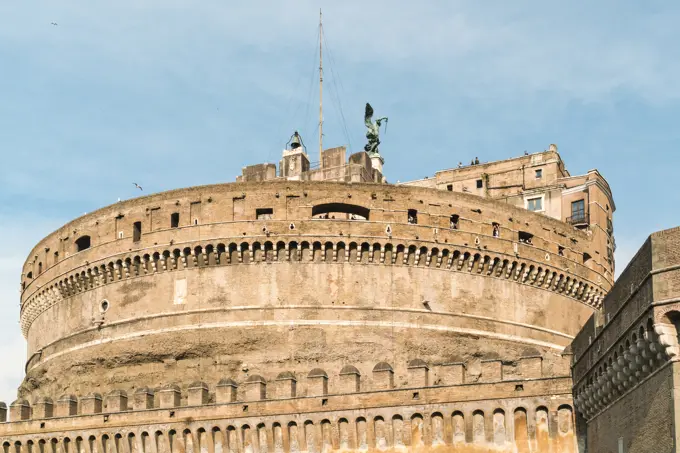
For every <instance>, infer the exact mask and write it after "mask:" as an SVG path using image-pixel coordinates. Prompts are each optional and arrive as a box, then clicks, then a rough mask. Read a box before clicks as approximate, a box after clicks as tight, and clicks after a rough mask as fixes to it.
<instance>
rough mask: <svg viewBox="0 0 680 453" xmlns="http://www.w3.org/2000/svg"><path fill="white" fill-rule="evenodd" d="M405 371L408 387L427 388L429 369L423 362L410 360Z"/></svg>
mask: <svg viewBox="0 0 680 453" xmlns="http://www.w3.org/2000/svg"><path fill="white" fill-rule="evenodd" d="M407 369H408V385H409V387H427V386H428V385H429V373H430V367H429V366H427V363H425V361H424V360H420V359H414V360H411V361H410V362H409V363H408V367H407Z"/></svg>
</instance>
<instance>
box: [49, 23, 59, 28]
mask: <svg viewBox="0 0 680 453" xmlns="http://www.w3.org/2000/svg"><path fill="white" fill-rule="evenodd" d="M50 24H52V25H54V26H55V27H56V26H57V25H59V24H58V23H56V22H50Z"/></svg>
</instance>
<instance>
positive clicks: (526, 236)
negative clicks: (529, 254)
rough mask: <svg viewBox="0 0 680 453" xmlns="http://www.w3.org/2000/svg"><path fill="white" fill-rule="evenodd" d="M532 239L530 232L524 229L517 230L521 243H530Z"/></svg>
mask: <svg viewBox="0 0 680 453" xmlns="http://www.w3.org/2000/svg"><path fill="white" fill-rule="evenodd" d="M533 239H534V235H533V234H531V233H527V232H526V231H520V232H519V242H521V243H523V244H529V245H532V240H533Z"/></svg>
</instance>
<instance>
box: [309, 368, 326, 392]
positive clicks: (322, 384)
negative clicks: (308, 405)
mask: <svg viewBox="0 0 680 453" xmlns="http://www.w3.org/2000/svg"><path fill="white" fill-rule="evenodd" d="M307 395H308V396H323V395H328V375H327V374H326V372H325V371H324V370H322V369H321V368H315V369H313V370H312V371H310V372H309V374H308V375H307Z"/></svg>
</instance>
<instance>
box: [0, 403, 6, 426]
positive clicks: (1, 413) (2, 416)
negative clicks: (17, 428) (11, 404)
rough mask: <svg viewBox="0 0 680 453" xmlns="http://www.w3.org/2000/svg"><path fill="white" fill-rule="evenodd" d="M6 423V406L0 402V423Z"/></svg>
mask: <svg viewBox="0 0 680 453" xmlns="http://www.w3.org/2000/svg"><path fill="white" fill-rule="evenodd" d="M6 421H7V405H6V404H5V403H2V402H0V423H5V422H6Z"/></svg>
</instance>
